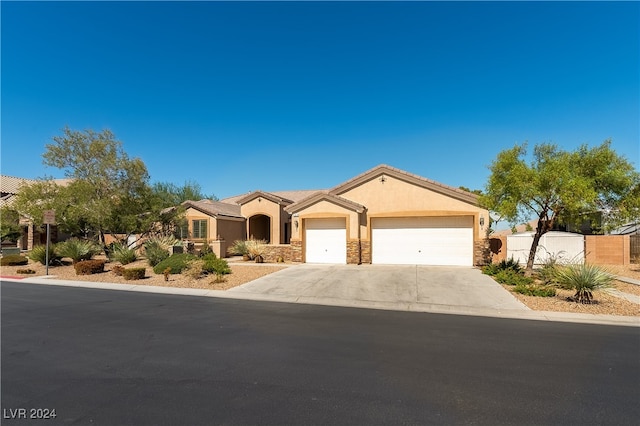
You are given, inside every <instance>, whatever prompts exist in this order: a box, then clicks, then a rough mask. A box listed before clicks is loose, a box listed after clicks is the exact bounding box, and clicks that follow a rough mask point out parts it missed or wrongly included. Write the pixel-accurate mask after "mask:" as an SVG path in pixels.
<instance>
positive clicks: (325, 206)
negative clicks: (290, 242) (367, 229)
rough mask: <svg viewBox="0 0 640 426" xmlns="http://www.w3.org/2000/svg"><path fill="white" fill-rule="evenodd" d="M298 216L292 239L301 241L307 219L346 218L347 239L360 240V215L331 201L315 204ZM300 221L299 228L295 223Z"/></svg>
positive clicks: (295, 217) (294, 218) (294, 219)
mask: <svg viewBox="0 0 640 426" xmlns="http://www.w3.org/2000/svg"><path fill="white" fill-rule="evenodd" d="M297 214H298V216H294V217H293V222H294V226H292V227H291V228H292V231H291V232H292V236H291V238H292V239H296V240H299V239H301V235H302V232H303V229H302V228H303V227H302V224H303V221H304V220H305V219H317V218H326V217H346V218H347V219H348V220H347V237H348V238H349V239H358V220H359V217H358V216H359V215H358V213H356V212H354V211H352V210H349V209H346V208H344V207H342V206H339V205H337V204H334V203H331V202H329V201H320V202H318V203H316V204H313V205H311V206H309V207H307V208H306V209H304V210H303V211H301V212H299V213H297ZM296 220H298V228H296V226H295V221H296Z"/></svg>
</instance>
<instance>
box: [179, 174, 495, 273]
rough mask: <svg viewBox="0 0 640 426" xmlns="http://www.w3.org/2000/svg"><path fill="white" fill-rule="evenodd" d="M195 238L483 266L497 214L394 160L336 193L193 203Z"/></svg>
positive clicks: (325, 254) (383, 260)
mask: <svg viewBox="0 0 640 426" xmlns="http://www.w3.org/2000/svg"><path fill="white" fill-rule="evenodd" d="M184 205H185V206H186V207H187V210H186V218H187V222H188V230H186V231H188V238H189V239H190V240H192V241H194V242H195V243H196V244H198V243H200V244H201V243H203V242H204V240H205V239H207V240H208V243H209V244H210V245H212V247H213V248H214V251H216V253H217V254H219V255H220V254H225V253H226V248H227V247H228V245H229V244H231V243H232V242H233V241H234V240H236V239H245V238H247V237H254V238H256V239H264V240H266V241H267V242H268V243H269V244H271V245H277V246H281V247H283V250H281V251H279V253H284V254H285V258H289V259H287V260H292V261H297V262H308V263H350V264H360V263H375V264H421V265H464V266H471V265H474V264H479V263H482V261H483V258H484V257H483V256H485V250H486V233H487V228H488V226H489V212H488V211H487V210H486V209H484V208H482V207H481V206H480V205H479V204H478V196H477V195H475V194H472V193H469V192H467V191H463V190H461V189H457V188H454V187H450V186H447V185H443V184H441V183H438V182H435V181H432V180H429V179H426V178H423V177H421V176H418V175H414V174H411V173H408V172H406V171H403V170H399V169H396V168H393V167H390V166H388V165H379V166H377V167H374V168H373V169H371V170H368V171H366V172H364V173H362V174H360V175H358V176H356V177H354V178H352V179H350V180H348V181H346V182H343V183H341V184H339V185H338V186H336V187H334V188H332V189H329V190H312V191H289V192H265V191H254V192H251V193H248V194H244V195H239V196H235V197H230V198H227V199H224V200H221V201H208V200H201V201H187V202H185V203H184Z"/></svg>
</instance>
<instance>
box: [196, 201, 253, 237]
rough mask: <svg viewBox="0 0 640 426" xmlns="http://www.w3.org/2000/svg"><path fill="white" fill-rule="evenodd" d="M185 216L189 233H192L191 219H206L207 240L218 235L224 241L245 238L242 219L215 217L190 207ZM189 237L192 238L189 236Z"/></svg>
mask: <svg viewBox="0 0 640 426" xmlns="http://www.w3.org/2000/svg"><path fill="white" fill-rule="evenodd" d="M185 218H186V219H187V222H188V224H189V235H193V223H192V221H193V220H203V219H205V220H207V238H208V239H209V241H212V240H217V239H218V236H220V238H222V239H224V240H226V241H231V242H233V241H235V240H241V239H244V238H245V225H244V222H245V221H244V219H232V218H228V219H223V218H219V219H216V218H215V217H211V216H208V215H206V214H204V213H202V212H201V211H199V210H196V209H194V208H192V207H190V208H188V209H187V211H186V212H185ZM190 239H193V237H191V238H190Z"/></svg>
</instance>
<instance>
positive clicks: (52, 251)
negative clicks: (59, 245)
mask: <svg viewBox="0 0 640 426" xmlns="http://www.w3.org/2000/svg"><path fill="white" fill-rule="evenodd" d="M29 259H31V260H33V261H34V262H40V263H42V264H43V265H46V264H47V246H46V245H44V244H42V245H37V246H34V247H33V249H31V252H29ZM61 259H62V258H61V257H60V256H59V255H58V254H57V253H56V245H55V244H49V265H55V264H59V263H60V260H61Z"/></svg>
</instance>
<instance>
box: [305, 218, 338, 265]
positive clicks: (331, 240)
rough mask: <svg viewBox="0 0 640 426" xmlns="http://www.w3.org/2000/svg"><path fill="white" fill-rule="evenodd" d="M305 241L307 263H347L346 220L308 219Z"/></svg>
mask: <svg viewBox="0 0 640 426" xmlns="http://www.w3.org/2000/svg"><path fill="white" fill-rule="evenodd" d="M304 240H305V242H306V247H305V261H306V262H307V263H347V229H346V220H345V218H326V219H306V220H305V239H304Z"/></svg>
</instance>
